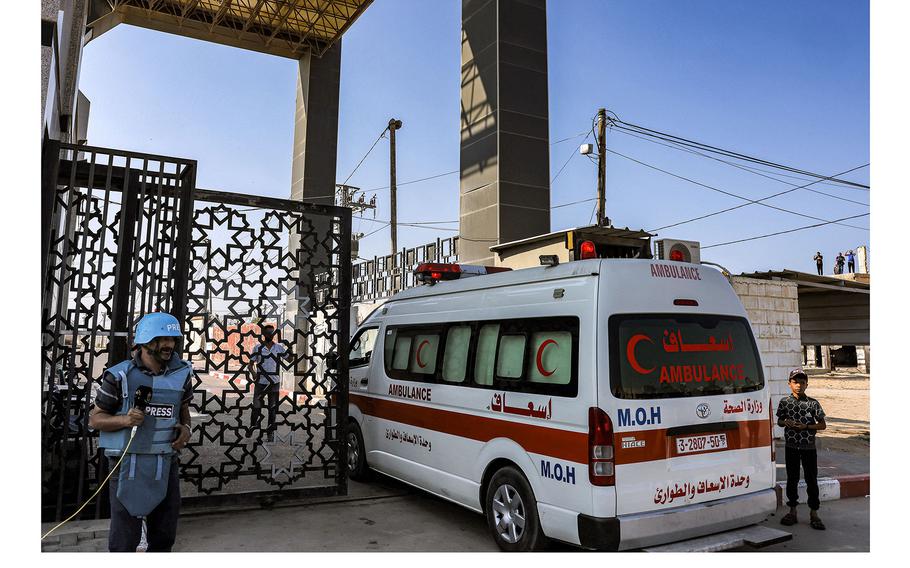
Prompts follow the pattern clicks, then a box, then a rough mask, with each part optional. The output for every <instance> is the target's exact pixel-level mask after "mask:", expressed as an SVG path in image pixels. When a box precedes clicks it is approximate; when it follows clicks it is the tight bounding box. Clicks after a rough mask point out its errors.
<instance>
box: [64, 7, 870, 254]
mask: <svg viewBox="0 0 910 568" xmlns="http://www.w3.org/2000/svg"><path fill="white" fill-rule="evenodd" d="M460 11H461V2H460V1H458V0H435V1H432V2H428V1H421V0H377V1H376V2H375V3H374V4H373V5H372V6H371V7H370V8H369V9H368V10H367V11H366V12H365V13H364V14H363V16H361V18H360V19H359V20H358V21H357V22H356V23H355V24H354V25H353V26H352V27H351V29H350V30H349V31H348V32H347V33H346V35H345V37H344V42H343V50H342V54H343V55H342V83H341V110H340V117H339V118H340V121H339V133H338V141H339V150H338V167H337V176H336V179H337V180H338V181H339V182H341V181H343V180H344V179H345V178H347V177H348V175H349V174H350V173H351V171H352V169H353V168H354V166H355V165H356V164H357V162H358V161H359V160H360V159H361V157H362V156H363V154H364V153H365V152H366V151H367V149H368V148H369V147H370V145H371V144H372V143H373V142H374V140H375V139H376V137H377V136H378V134H379V133H380V132H381V131H382V130H383V128H384V127H385V125H386V123H387V122H388V119H389V118H390V117H393V116H394V117H396V118H400V119H401V120H402V121H403V122H404V126H403V128H402V129H401V131H399V133H398V180H399V182H406V181H408V180H413V179H418V178H423V177H427V176H432V175H435V174H440V173H444V172H451V171H454V170H456V169H458V163H459V147H458V139H459V138H458V136H459V82H460ZM548 43H549V54H548V56H549V101H550V140H551V142H555V141H557V140H560V139H563V138H566V137H569V136H573V135H576V134H579V133H582V132H585V131H587V130H588V129H590V126H591V118H592V117H593V116H594V114H595V113H596V111H597V108H598V107H601V106H603V107H606V108H607V109H609V110H611V111H613V112H615V113H616V114H617V115H618V116H619V117H620V118H622V119H623V120H626V121H628V122H632V123H636V124H640V125H643V126H647V127H650V128H654V129H657V130H662V131H665V132H670V133H673V134H677V135H680V136H683V137H686V138H690V139H695V140H698V141H702V142H706V143H709V144H712V145H715V146H720V147H724V148H729V149H732V150H736V151H739V152H742V153H746V154H750V155H754V156H758V157H761V158H764V159H767V160H771V161H775V162H780V163H784V164H788V165H792V166H796V167H799V168H802V169H805V170H810V171H814V172H819V173H824V174H834V173H837V172H841V171H844V170H847V169H850V168H853V167H856V166H860V165H863V164H866V163H868V162H869V161H870V160H869V13H868V4H867V3H865V2H858V1H832V0H826V1H824V2H819V1H801V2H783V1H769V2H733V1H726V2H719V1H707V0H698V1H695V0H692V1H669V0H661V1H656V0H655V1H645V0H636V1H632V0H624V1H606V2H605V1H597V0H589V1H581V0H559V1H557V0H550V1H549V2H548ZM83 65H84V66H83V69H82V77H81V83H80V88H81V89H82V91H83V92H85V93H86V95H87V96H88V97H89V99H90V100H91V101H92V110H91V112H92V117H91V122H90V129H89V142H90V143H91V144H94V145H99V146H112V147H118V148H124V149H131V150H139V151H149V152H157V153H162V154H167V155H178V156H184V157H189V158H194V159H197V160H198V161H199V164H200V170H199V176H198V183H199V185H200V186H201V187H211V188H218V189H224V190H228V191H236V192H247V193H257V194H263V195H271V196H277V197H286V196H287V195H288V192H289V187H290V173H291V143H292V140H293V116H294V88H295V73H296V63H295V62H294V61H292V60H288V59H283V58H278V57H271V56H267V55H262V54H258V53H252V52H247V51H242V50H238V49H234V48H228V47H223V46H219V45H214V44H208V43H204V42H200V41H196V40H191V39H187V38H181V37H177V36H171V35H167V34H162V33H158V32H153V31H149V30H143V29H139V28H134V27H130V26H119V27H117V28H115V29H114V30H112V31H110V32H108V33H107V34H106V35H104V36H102V37H101V38H99V39H97V40H95V41H93V42H92V43H90V44H89V45H88V46H87V48H86V50H85V54H84V64H83ZM583 138H584V136H580V137H578V138H575V139H572V140H570V141H567V142H563V143H559V144H555V145H553V146H551V153H550V164H551V166H550V172H551V176H553V175H555V174H556V172H557V171H558V170H559V168H560V167H562V165H563V164H564V163H565V162H566V160H567V159H568V158H569V156H570V155H571V154H572V153H574V152H576V149H577V145H578V144H579V143H581V142H582V141H583ZM588 141H589V142H590V141H591V140H588ZM607 147H608V148H609V149H611V150H614V151H616V152H620V153H622V154H625V155H627V156H629V157H632V158H635V159H637V160H640V161H642V162H646V163H648V164H652V165H654V166H656V167H659V168H661V169H664V170H667V171H670V172H673V173H675V174H678V175H680V176H685V177H688V178H691V179H693V180H696V181H699V182H701V183H704V184H707V185H711V186H714V187H717V188H719V189H723V190H725V191H729V192H732V193H736V194H739V195H742V196H745V197H748V198H750V199H757V198H761V197H764V196H766V195H770V194H772V193H776V192H779V191H782V190H785V189H788V186H786V185H784V184H781V183H778V182H775V181H772V180H768V179H766V178H762V177H758V176H755V175H752V174H749V173H746V172H742V171H740V170H736V169H733V168H731V167H729V166H726V165H723V164H719V163H716V162H712V161H709V160H706V159H705V158H701V157H697V156H692V155H690V154H686V153H682V152H679V151H677V150H672V149H668V148H665V147H662V146H659V145H656V144H654V143H651V142H647V141H643V140H639V139H636V138H633V137H630V136H629V135H626V134H624V133H621V132H617V131H612V132H610V133H608V136H607ZM844 177H846V178H848V179H851V180H854V181H859V182H862V183H868V181H869V169H868V168H865V169H861V170H858V171H856V172H854V173H852V174H850V175H848V176H844ZM781 179H787V178H781ZM788 181H794V182H796V181H797V180H792V179H790V180H788ZM350 183H351V184H353V185H357V186H360V187H362V188H374V187H381V186H385V185H387V184H388V143H387V141H385V140H382V141H380V143H379V144H378V145H377V146H376V149H375V150H374V151H373V153H372V154H371V155H370V156H369V157H368V158H367V159H366V160H365V162H364V163H363V165H362V166H361V167H360V169H359V170H358V171H357V172H356V174H355V175H354V176H353V177H352V178H351V180H350ZM813 187H814V188H815V189H818V190H820V191H824V192H826V193H830V194H833V195H837V196H840V197H845V198H848V199H851V200H853V201H859V202H863V203H868V202H869V192H866V191H861V190H856V189H850V188H845V187H840V186H838V187H834V186H826V185H816V186H813ZM595 191H596V169H595V167H594V165H593V164H592V163H591V162H590V161H588V159H586V158H584V157H582V156H577V155H576V156H575V157H573V158H571V160H570V161H569V163H568V166H567V167H566V169H565V170H564V171H563V172H562V174H560V176H559V177H558V178H557V179H556V180H555V182H554V183H553V185H552V189H551V204H552V205H559V204H562V203H568V202H571V201H577V200H580V199H586V198H590V197H593V196H594V195H595ZM376 194H377V200H378V201H379V205H380V207H379V210H378V211H377V218H379V219H383V220H386V219H388V217H389V210H388V191H387V190H381V191H377V192H376ZM398 202H399V204H398V208H399V214H398V216H399V220H400V221H402V222H426V221H455V220H457V219H458V176H457V175H449V176H444V177H440V178H437V179H434V180H431V181H427V182H424V183H418V184H411V185H405V186H402V187H401V188H400V189H399V198H398ZM739 203H742V201H741V200H737V199H735V198H732V197H729V196H724V195H720V194H718V193H716V192H712V191H710V190H707V189H705V188H702V187H699V186H696V185H694V184H691V183H688V182H685V181H682V180H680V179H678V178H674V177H671V176H668V175H666V174H663V173H660V172H657V171H654V170H652V169H649V168H646V167H644V166H641V165H639V164H636V163H634V162H631V161H629V160H627V159H625V158H622V157H619V156H616V155H612V154H611V155H610V156H609V158H608V162H607V212H608V215H609V216H610V217H611V219H613V221H614V224H616V225H619V226H628V227H630V228H643V229H654V228H656V227H661V226H664V225H668V224H671V223H674V222H678V221H681V220H685V219H688V218H691V217H696V216H698V215H702V214H704V213H709V212H712V211H716V210H719V209H724V208H726V207H731V206H733V205H737V204H739ZM768 203H769V204H772V205H775V206H778V207H782V208H786V209H790V210H794V211H798V212H801V213H805V214H808V215H812V216H815V217H821V218H825V219H837V218H843V217H847V216H851V215H859V214H862V213H867V212H868V211H869V209H868V207H864V206H862V205H858V204H855V203H849V202H845V201H841V200H837V199H833V198H829V197H825V196H821V195H818V194H814V193H809V192H806V191H804V190H799V191H796V192H793V193H789V194H787V195H784V196H781V197H779V198H775V199H772V200H770V201H768ZM593 206H594V204H593V202H587V203H584V204H579V205H574V206H571V207H563V208H559V209H555V210H554V211H553V213H552V217H551V228H552V229H553V230H557V229H561V228H566V227H572V226H581V225H586V224H588V223H589V220H590V219H591V212H592V210H593ZM814 223H816V221H813V220H810V219H806V218H804V217H799V216H796V215H791V214H787V213H783V212H780V211H775V210H771V209H767V208H764V207H761V206H757V205H750V206H747V207H743V208H741V209H737V210H735V211H732V212H729V213H725V214H722V215H717V216H714V217H711V218H708V219H705V220H702V221H697V222H693V223H689V224H685V225H681V226H679V227H675V228H672V229H667V230H666V231H661V236H665V237H676V238H682V239H692V240H698V241H701V242H702V244H703V246H705V245H710V244H714V243H720V242H725V241H730V240H736V239H740V238H746V237H751V236H756V235H761V234H765V233H771V232H775V231H783V230H788V229H793V228H796V227H801V226H805V225H809V224H814ZM848 223H850V224H852V225H856V226H858V227H866V228H867V227H868V226H869V218H868V217H864V218H859V219H855V220H852V221H849V222H848ZM380 226H381V225H380V224H378V223H373V222H370V221H357V220H355V224H354V227H355V230H359V231H360V232H364V233H368V232H370V231H372V230H373V229H376V228H379V227H380ZM446 227H449V228H451V229H456V228H457V224H455V223H451V224H448V225H446ZM453 234H454V232H453V231H434V230H426V229H418V228H409V227H402V228H401V229H400V230H399V243H400V245H404V246H414V245H418V244H422V243H424V242H428V241H430V240H433V239H435V238H436V237H437V236H442V237H445V236H450V235H453ZM868 242H869V233H868V231H864V230H859V229H855V228H848V227H842V226H836V225H828V226H825V227H821V228H816V229H810V230H806V231H801V232H796V233H791V234H788V235H783V236H778V237H772V238H767V239H761V240H754V241H749V242H746V243H742V244H735V245H729V246H722V247H716V248H711V249H706V250H705V251H704V252H703V259H704V260H709V261H712V262H717V263H720V264H722V265H724V266H726V267H728V268H729V269H731V270H733V271H734V272H741V271H747V272H748V271H753V270H769V269H783V268H792V269H799V270H804V271H808V272H811V271H814V263H813V262H812V256H813V254H814V253H815V251H816V250H821V251H822V252H823V254H825V256H826V259H827V260H829V261H831V260H833V258H834V256H835V255H836V253H837V252H838V251H841V250H846V249H847V248H855V247H856V246H858V245H861V244H868ZM388 247H389V244H388V229H384V230H381V231H379V232H377V233H375V234H374V235H372V236H370V237H368V238H366V239H365V240H364V241H363V243H362V245H361V255H362V256H372V255H373V254H384V253H386V252H387V250H388ZM828 264H829V265H830V262H829V263H828Z"/></svg>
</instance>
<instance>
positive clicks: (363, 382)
mask: <svg viewBox="0 0 910 568" xmlns="http://www.w3.org/2000/svg"><path fill="white" fill-rule="evenodd" d="M368 382H370V380H369V379H367V378H363V379H360V386H362V387H365V386H366V385H367V383H368Z"/></svg>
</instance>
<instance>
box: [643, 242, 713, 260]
mask: <svg viewBox="0 0 910 568" xmlns="http://www.w3.org/2000/svg"><path fill="white" fill-rule="evenodd" d="M654 246H655V248H656V249H657V251H656V254H655V256H657V258H659V259H661V260H672V261H676V262H691V263H693V264H700V263H701V245H700V244H699V243H698V241H680V240H676V239H660V240H658V241H655V242H654Z"/></svg>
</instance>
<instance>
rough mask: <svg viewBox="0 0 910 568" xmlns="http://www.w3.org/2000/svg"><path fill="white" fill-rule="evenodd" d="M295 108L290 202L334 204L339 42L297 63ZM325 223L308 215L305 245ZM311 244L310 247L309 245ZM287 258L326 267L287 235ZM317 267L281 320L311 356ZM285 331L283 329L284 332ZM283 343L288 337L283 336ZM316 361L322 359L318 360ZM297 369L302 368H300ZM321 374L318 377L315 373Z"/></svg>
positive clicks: (290, 377)
mask: <svg viewBox="0 0 910 568" xmlns="http://www.w3.org/2000/svg"><path fill="white" fill-rule="evenodd" d="M298 70H299V73H298V75H297V104H296V109H295V113H294V148H293V154H292V163H291V197H290V198H291V199H292V200H304V201H306V202H307V203H314V204H320V205H334V204H335V167H336V159H337V154H338V94H339V85H340V82H341V40H339V41H338V42H337V43H335V45H334V46H332V48H331V49H329V51H328V52H326V53H325V54H324V55H323V56H322V57H316V56H313V55H309V54H308V55H306V56H304V57H303V58H301V59H300V61H299V63H298ZM329 221H330V220H329V219H328V218H324V217H310V218H308V219H306V221H305V222H304V225H305V227H304V230H305V231H307V232H309V231H311V230H312V231H313V232H315V233H316V234H317V235H318V238H316V239H312V238H311V239H307V242H309V243H312V244H316V245H317V246H318V243H323V242H325V235H327V234H328V233H329V231H330V230H331V227H330V226H329ZM311 246H312V245H311ZM289 249H290V251H291V254H294V255H303V257H302V258H300V262H301V265H302V268H307V266H306V265H309V266H314V265H319V264H323V265H328V264H329V258H328V254H327V251H323V253H324V254H321V255H312V254H311V252H312V251H301V250H300V235H298V234H296V233H294V232H292V233H291V234H290V238H289ZM319 271H320V270H319V269H318V268H314V269H311V270H301V274H300V279H299V280H298V282H297V288H296V290H295V291H294V292H292V293H291V294H289V295H288V297H287V302H286V305H285V319H287V320H289V321H290V322H292V324H293V326H294V328H295V329H297V330H298V331H300V332H302V333H303V334H302V336H300V337H299V338H298V340H297V341H295V342H294V343H295V344H294V353H295V354H296V355H298V356H299V355H305V356H306V357H307V359H309V357H310V356H311V355H312V351H313V349H312V348H311V346H310V344H311V343H312V342H311V341H310V336H311V330H310V326H309V321H308V319H307V318H308V315H309V314H310V312H311V310H312V303H313V298H314V297H315V292H314V282H313V278H315V277H316V275H317V274H318V273H319ZM285 331H287V330H285ZM285 338H286V339H290V338H289V337H287V336H286V335H285ZM320 361H321V360H320ZM301 370H302V369H301ZM320 374H321V373H320ZM282 375H283V376H282V388H285V389H288V390H291V391H293V390H295V388H296V385H295V384H294V374H293V373H282Z"/></svg>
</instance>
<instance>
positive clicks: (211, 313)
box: [181, 190, 351, 504]
mask: <svg viewBox="0 0 910 568" xmlns="http://www.w3.org/2000/svg"><path fill="white" fill-rule="evenodd" d="M350 270H351V267H350V211H349V210H346V209H341V208H335V207H321V206H313V205H305V204H302V203H300V202H293V201H286V200H277V199H263V198H245V196H238V195H235V194H226V193H220V192H211V191H206V190H197V192H196V199H195V211H194V216H193V224H192V244H191V251H190V275H189V286H188V293H187V312H186V329H187V330H188V333H187V335H186V345H185V347H184V356H185V357H186V358H188V359H190V360H191V361H192V362H193V366H194V368H195V369H196V385H195V396H194V400H193V405H192V414H193V424H194V428H193V436H192V438H191V441H190V443H189V444H188V445H187V448H186V450H185V455H184V456H183V458H182V459H181V462H182V465H181V479H182V481H183V485H182V487H181V491H182V494H183V496H184V499H185V501H189V502H190V503H192V502H193V501H196V500H199V501H201V502H202V504H207V503H211V502H212V501H213V500H215V501H220V500H230V501H234V500H238V499H244V498H250V497H254V498H256V497H261V496H262V493H263V492H265V493H269V492H271V491H275V490H281V491H280V493H279V494H278V496H279V497H280V496H289V495H292V494H293V495H314V494H334V493H343V492H345V491H346V485H345V476H344V468H343V467H340V464H342V463H344V462H343V461H341V460H342V459H344V451H345V450H346V448H345V446H344V444H343V443H342V439H343V435H342V432H341V429H340V428H339V426H338V425H339V424H343V423H344V419H345V417H346V401H347V386H348V384H347V383H348V380H347V368H346V363H347V362H346V360H345V359H346V358H339V362H338V363H339V364H338V365H337V368H333V367H332V366H330V365H329V364H328V362H329V361H328V360H329V355H330V354H338V353H344V352H346V350H347V341H348V337H349V333H350V329H349V302H350ZM265 326H272V327H273V328H274V329H275V330H276V333H275V337H274V345H275V346H273V347H271V348H270V349H269V352H270V353H271V354H270V355H265V356H263V357H261V358H260V362H259V363H258V365H259V368H260V370H266V371H271V372H274V374H273V375H271V376H269V377H264V376H262V375H261V374H260V375H257V374H256V373H255V372H254V368H253V365H252V361H253V356H254V353H256V351H257V349H259V348H260V345H259V344H260V343H261V341H262V339H261V337H262V331H263V328H264V327H265ZM267 366H268V368H267ZM257 382H259V383H262V384H259V385H257V384H256V383H257ZM342 403H344V404H342Z"/></svg>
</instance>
